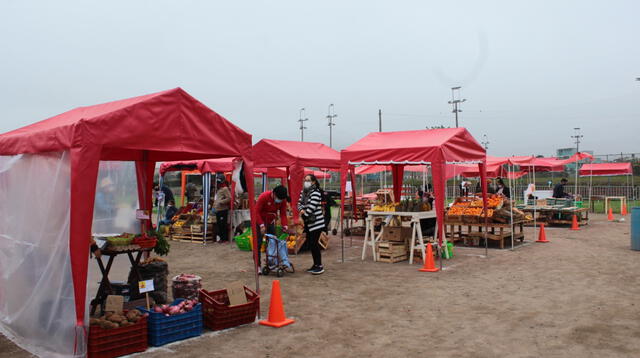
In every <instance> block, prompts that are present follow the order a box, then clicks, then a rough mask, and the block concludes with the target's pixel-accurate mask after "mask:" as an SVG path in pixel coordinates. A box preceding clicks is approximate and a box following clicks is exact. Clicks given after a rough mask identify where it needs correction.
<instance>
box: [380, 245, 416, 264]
mask: <svg viewBox="0 0 640 358" xmlns="http://www.w3.org/2000/svg"><path fill="white" fill-rule="evenodd" d="M376 251H377V253H378V258H377V260H378V261H380V262H388V263H396V262H400V261H405V260H406V259H407V258H408V257H409V256H408V251H407V244H406V243H404V242H395V241H378V243H377V250H376Z"/></svg>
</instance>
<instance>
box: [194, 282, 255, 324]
mask: <svg viewBox="0 0 640 358" xmlns="http://www.w3.org/2000/svg"><path fill="white" fill-rule="evenodd" d="M244 293H245V295H246V296H247V301H248V302H247V303H245V304H242V305H236V306H229V296H228V295H227V290H226V289H225V290H217V291H207V290H200V292H199V296H200V302H201V303H202V315H203V317H204V324H205V326H207V327H208V328H209V329H211V330H213V331H217V330H221V329H227V328H231V327H236V326H239V325H242V324H249V323H253V322H254V321H255V320H256V315H257V314H258V310H260V296H259V295H258V294H257V293H255V292H253V291H252V290H251V289H250V288H248V287H247V286H245V287H244Z"/></svg>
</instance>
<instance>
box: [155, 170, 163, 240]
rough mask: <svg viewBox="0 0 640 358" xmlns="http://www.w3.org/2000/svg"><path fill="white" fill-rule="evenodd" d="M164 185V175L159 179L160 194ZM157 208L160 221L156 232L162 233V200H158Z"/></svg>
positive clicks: (157, 222)
mask: <svg viewBox="0 0 640 358" xmlns="http://www.w3.org/2000/svg"><path fill="white" fill-rule="evenodd" d="M163 184H164V175H162V174H160V178H159V179H158V190H159V191H160V192H162V185H163ZM156 204H157V205H156V206H157V207H158V209H157V211H158V220H157V221H156V232H159V231H160V220H162V212H161V210H162V209H160V208H161V205H160V200H158V199H156Z"/></svg>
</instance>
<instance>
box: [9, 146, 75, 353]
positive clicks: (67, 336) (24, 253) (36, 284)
mask: <svg viewBox="0 0 640 358" xmlns="http://www.w3.org/2000/svg"><path fill="white" fill-rule="evenodd" d="M69 157H70V156H69V152H61V153H48V154H37V155H15V156H0V330H2V331H3V333H4V334H6V335H7V336H9V337H10V338H12V339H13V340H14V342H16V343H17V344H18V345H20V346H22V347H23V348H25V349H27V350H28V351H30V352H32V353H34V354H37V355H39V356H42V357H82V356H84V355H85V353H86V352H85V349H86V342H78V343H79V344H77V345H76V344H74V343H76V342H77V340H82V339H83V337H84V335H83V334H82V332H76V325H75V323H76V312H75V305H74V290H73V280H72V279H71V262H70V258H69V221H70V220H69V218H70V216H69V201H70V185H71V169H70V160H69ZM76 346H77V347H78V351H76V352H74V347H76Z"/></svg>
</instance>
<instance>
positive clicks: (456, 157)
mask: <svg viewBox="0 0 640 358" xmlns="http://www.w3.org/2000/svg"><path fill="white" fill-rule="evenodd" d="M340 162H341V168H340V176H341V180H340V185H341V197H342V198H345V190H346V182H347V176H350V177H351V182H352V183H353V185H354V188H353V192H354V193H356V192H357V191H356V188H355V185H356V181H355V166H356V165H388V166H390V167H391V172H392V174H393V190H394V196H395V197H396V198H400V197H401V190H402V181H403V174H404V167H405V166H407V165H426V164H429V165H431V169H432V175H433V188H434V194H435V199H436V200H435V210H436V216H437V222H438V225H437V226H438V230H437V233H438V244H439V245H440V246H441V245H442V242H443V235H444V205H445V183H446V164H447V163H448V162H449V163H452V162H457V163H463V162H468V163H476V164H477V165H478V166H479V170H480V176H481V177H482V179H483V180H482V192H483V198H484V206H485V209H486V204H487V201H486V193H487V188H486V180H485V177H486V166H485V162H486V153H485V150H484V148H483V147H482V146H481V145H480V144H479V143H478V142H477V141H476V140H475V139H474V138H473V136H471V134H470V133H469V132H468V131H467V130H466V129H465V128H447V129H431V130H417V131H402V132H376V133H370V134H368V135H367V136H365V137H364V138H362V139H360V140H359V141H357V142H355V143H354V144H352V145H350V146H349V147H347V148H346V149H344V150H342V151H341V152H340ZM353 200H354V206H355V195H354V196H353ZM344 203H345V201H344V200H342V201H341V205H342V210H341V212H342V213H343V214H342V215H343V216H344ZM341 219H344V218H341ZM485 222H486V218H485ZM342 245H344V241H343V243H342ZM343 260H344V257H343Z"/></svg>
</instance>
